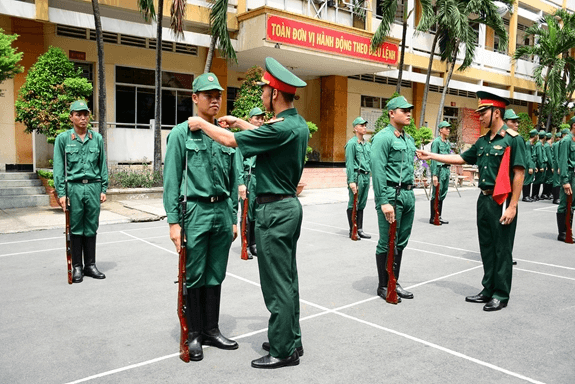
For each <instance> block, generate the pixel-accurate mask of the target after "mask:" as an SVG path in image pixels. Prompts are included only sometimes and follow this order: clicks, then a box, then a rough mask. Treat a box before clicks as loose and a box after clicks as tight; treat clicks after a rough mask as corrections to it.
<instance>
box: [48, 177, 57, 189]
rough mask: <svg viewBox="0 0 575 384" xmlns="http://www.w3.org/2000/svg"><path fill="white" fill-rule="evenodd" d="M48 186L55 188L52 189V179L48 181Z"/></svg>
mask: <svg viewBox="0 0 575 384" xmlns="http://www.w3.org/2000/svg"><path fill="white" fill-rule="evenodd" d="M48 186H49V187H52V188H55V187H54V179H50V180H48Z"/></svg>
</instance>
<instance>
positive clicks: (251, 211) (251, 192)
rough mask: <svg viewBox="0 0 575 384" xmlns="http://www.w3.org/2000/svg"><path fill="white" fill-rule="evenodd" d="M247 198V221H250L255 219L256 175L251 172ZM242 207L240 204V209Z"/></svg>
mask: <svg viewBox="0 0 575 384" xmlns="http://www.w3.org/2000/svg"><path fill="white" fill-rule="evenodd" d="M248 199H249V201H248V221H250V222H252V221H254V220H255V219H256V175H255V174H253V173H252V174H251V176H250V183H249V185H248ZM243 207H244V206H243V205H242V209H244V208H243ZM242 214H243V211H242Z"/></svg>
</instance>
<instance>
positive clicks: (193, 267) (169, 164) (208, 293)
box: [164, 73, 238, 361]
mask: <svg viewBox="0 0 575 384" xmlns="http://www.w3.org/2000/svg"><path fill="white" fill-rule="evenodd" d="M192 91H193V94H192V101H193V102H194V104H196V106H197V113H198V116H197V118H198V119H201V120H202V121H212V122H213V121H215V120H214V119H215V116H216V114H217V113H218V111H219V110H220V106H221V102H222V91H223V88H222V87H221V86H220V84H219V81H218V78H217V77H216V76H215V75H214V74H213V73H204V74H202V75H200V76H198V77H197V78H196V79H195V80H194V82H193V83H192ZM234 154H235V150H233V149H231V148H228V147H225V146H223V145H220V144H218V143H216V142H215V141H213V140H212V139H210V138H209V137H208V136H206V135H204V134H202V132H201V131H198V132H191V131H190V130H189V129H188V124H187V122H184V123H181V124H178V125H176V126H175V127H174V128H173V129H172V131H171V132H170V134H169V135H168V144H167V148H166V157H165V165H164V208H165V210H166V214H167V219H168V224H169V225H170V239H171V240H172V241H173V242H174V244H175V246H176V251H177V252H179V250H180V244H181V238H180V231H181V227H180V224H179V223H180V219H181V215H182V212H181V209H180V205H179V203H178V202H179V198H180V196H183V195H184V194H186V195H187V209H186V211H187V212H186V216H185V218H184V220H185V230H186V240H187V261H186V287H187V288H188V303H187V307H188V327H189V329H190V333H189V339H188V348H189V352H190V359H191V360H193V361H200V360H202V359H203V357H204V354H203V350H202V345H211V346H214V347H216V348H220V349H236V348H238V343H237V342H235V341H233V340H229V339H227V338H226V337H224V336H223V335H222V334H221V332H220V330H219V316H220V297H221V290H222V282H223V281H224V278H225V276H226V267H227V264H228V254H229V250H230V246H231V244H232V241H233V240H234V239H235V238H236V236H237V225H236V220H237V206H238V204H237V202H238V195H237V194H238V184H237V180H238V179H237V175H236V167H235V162H234ZM186 162H187V167H186ZM186 169H187V173H186V172H185V171H186ZM185 173H186V174H185Z"/></svg>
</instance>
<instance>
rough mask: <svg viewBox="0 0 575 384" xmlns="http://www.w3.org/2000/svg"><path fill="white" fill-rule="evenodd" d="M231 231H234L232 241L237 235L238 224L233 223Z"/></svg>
mask: <svg viewBox="0 0 575 384" xmlns="http://www.w3.org/2000/svg"><path fill="white" fill-rule="evenodd" d="M232 232H233V233H234V237H232V241H234V240H235V239H236V238H237V237H238V226H237V224H234V225H233V226H232Z"/></svg>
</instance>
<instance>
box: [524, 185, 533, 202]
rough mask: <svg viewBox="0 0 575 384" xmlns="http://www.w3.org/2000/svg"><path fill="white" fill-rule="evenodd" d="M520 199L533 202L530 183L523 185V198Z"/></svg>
mask: <svg viewBox="0 0 575 384" xmlns="http://www.w3.org/2000/svg"><path fill="white" fill-rule="evenodd" d="M522 201H524V202H526V203H531V202H533V200H531V184H529V185H524V186H523V199H522Z"/></svg>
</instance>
